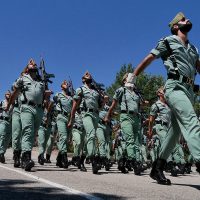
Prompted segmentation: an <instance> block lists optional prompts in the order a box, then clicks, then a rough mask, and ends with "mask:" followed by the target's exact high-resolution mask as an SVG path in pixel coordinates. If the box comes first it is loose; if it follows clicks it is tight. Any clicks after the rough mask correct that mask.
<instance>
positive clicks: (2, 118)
mask: <svg viewBox="0 0 200 200" xmlns="http://www.w3.org/2000/svg"><path fill="white" fill-rule="evenodd" d="M0 119H1V120H4V121H7V122H9V119H10V118H9V117H3V116H0Z"/></svg>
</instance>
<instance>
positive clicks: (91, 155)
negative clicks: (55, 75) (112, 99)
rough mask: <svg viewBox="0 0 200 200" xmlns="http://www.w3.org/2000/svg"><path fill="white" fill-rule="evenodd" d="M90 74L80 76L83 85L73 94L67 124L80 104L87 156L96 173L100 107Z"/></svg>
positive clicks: (99, 96) (98, 97)
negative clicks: (96, 145) (97, 130)
mask: <svg viewBox="0 0 200 200" xmlns="http://www.w3.org/2000/svg"><path fill="white" fill-rule="evenodd" d="M92 81H93V80H92V76H91V74H90V73H89V72H86V73H85V74H84V75H83V77H82V82H83V86H81V87H80V88H78V89H77V90H76V94H75V95H74V101H73V107H72V112H71V118H70V121H69V124H68V126H69V127H71V126H72V121H73V119H74V116H75V112H76V109H77V108H78V107H79V105H80V110H81V115H82V119H83V126H84V129H85V131H86V141H87V144H86V145H87V147H86V148H87V157H88V159H89V160H90V161H91V162H92V171H93V173H94V174H97V173H98V170H99V169H100V166H101V163H100V160H99V158H98V157H97V156H95V137H96V129H97V126H98V121H99V108H100V107H101V95H100V93H99V92H98V91H97V90H96V89H95V88H94V87H93V85H92Z"/></svg>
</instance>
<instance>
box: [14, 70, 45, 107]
mask: <svg viewBox="0 0 200 200" xmlns="http://www.w3.org/2000/svg"><path fill="white" fill-rule="evenodd" d="M14 86H15V87H16V88H17V89H20V91H21V93H22V95H21V100H22V101H26V99H27V101H28V102H33V103H35V104H42V102H43V97H44V91H45V85H44V83H43V82H40V81H37V80H33V79H32V78H31V76H30V75H29V74H25V75H23V76H21V77H20V78H18V79H17V81H16V82H15V84H14Z"/></svg>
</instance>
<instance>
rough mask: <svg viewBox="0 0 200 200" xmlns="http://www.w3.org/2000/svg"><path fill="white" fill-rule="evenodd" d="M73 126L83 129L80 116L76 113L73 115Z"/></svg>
mask: <svg viewBox="0 0 200 200" xmlns="http://www.w3.org/2000/svg"><path fill="white" fill-rule="evenodd" d="M74 126H77V127H78V128H82V129H83V120H82V115H81V114H79V113H78V112H76V113H75V118H74Z"/></svg>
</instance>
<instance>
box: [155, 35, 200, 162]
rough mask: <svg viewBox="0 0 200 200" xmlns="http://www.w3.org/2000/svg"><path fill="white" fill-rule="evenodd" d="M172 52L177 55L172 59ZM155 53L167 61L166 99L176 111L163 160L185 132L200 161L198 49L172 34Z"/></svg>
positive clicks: (160, 43) (165, 62)
mask: <svg viewBox="0 0 200 200" xmlns="http://www.w3.org/2000/svg"><path fill="white" fill-rule="evenodd" d="M166 41H167V43H168V44H169V48H168V47H167V45H166ZM169 49H171V50H172V52H173V55H171V56H169ZM151 53H152V54H153V55H155V56H156V57H157V58H159V57H161V58H162V59H163V61H164V65H165V67H166V69H167V71H168V80H167V81H166V84H165V99H166V101H167V104H168V105H169V107H170V108H171V110H172V116H171V125H170V128H169V130H168V133H167V137H166V140H165V141H164V142H163V144H162V147H161V151H160V158H161V159H165V160H166V159H167V158H168V156H169V154H170V152H171V151H172V150H173V148H174V146H175V144H176V143H177V140H178V139H179V135H180V133H182V134H183V136H184V138H185V140H186V141H187V144H188V147H189V149H190V151H191V153H192V155H193V157H194V159H195V161H196V162H200V146H199V141H200V123H199V121H198V118H197V116H196V113H195V111H194V108H193V102H194V92H193V86H192V82H193V80H194V79H195V74H196V68H195V66H196V63H197V60H198V59H199V54H198V52H197V49H196V48H195V47H194V46H193V45H192V44H191V43H189V42H188V44H187V47H186V46H184V44H183V43H182V41H181V39H180V38H179V37H178V36H176V35H172V36H169V37H166V38H165V39H161V40H160V41H159V43H158V45H157V47H156V48H154V49H153V50H152V51H151Z"/></svg>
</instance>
